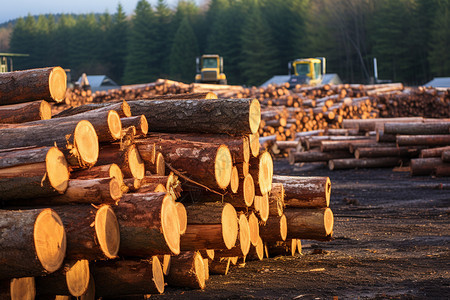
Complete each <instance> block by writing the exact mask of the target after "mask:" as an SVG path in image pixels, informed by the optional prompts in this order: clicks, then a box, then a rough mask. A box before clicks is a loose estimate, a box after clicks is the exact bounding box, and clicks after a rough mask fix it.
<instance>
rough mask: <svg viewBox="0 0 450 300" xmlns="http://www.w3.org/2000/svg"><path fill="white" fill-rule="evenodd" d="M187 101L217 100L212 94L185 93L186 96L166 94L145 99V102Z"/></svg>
mask: <svg viewBox="0 0 450 300" xmlns="http://www.w3.org/2000/svg"><path fill="white" fill-rule="evenodd" d="M181 99H183V100H188V99H193V100H195V99H217V95H216V94H215V93H214V92H201V93H186V94H167V95H156V96H152V97H146V98H145V100H181Z"/></svg>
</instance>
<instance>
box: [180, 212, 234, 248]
mask: <svg viewBox="0 0 450 300" xmlns="http://www.w3.org/2000/svg"><path fill="white" fill-rule="evenodd" d="M186 211H187V216H188V217H187V222H188V225H187V228H186V233H185V234H184V235H183V236H182V237H181V249H182V250H183V251H190V250H207V249H230V248H231V247H233V246H234V245H235V243H236V238H237V235H238V222H237V213H236V210H235V209H234V207H233V206H232V205H231V204H228V203H225V204H223V205H222V204H215V203H202V204H193V205H187V206H186Z"/></svg>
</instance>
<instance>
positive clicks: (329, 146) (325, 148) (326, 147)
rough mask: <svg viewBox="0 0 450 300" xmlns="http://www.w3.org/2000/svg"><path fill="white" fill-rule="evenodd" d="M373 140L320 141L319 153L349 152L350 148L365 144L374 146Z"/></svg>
mask: <svg viewBox="0 0 450 300" xmlns="http://www.w3.org/2000/svg"><path fill="white" fill-rule="evenodd" d="M374 143H376V141H375V140H367V139H361V140H346V141H321V142H320V151H322V152H334V151H345V150H349V147H350V146H354V147H355V146H360V145H367V144H374Z"/></svg>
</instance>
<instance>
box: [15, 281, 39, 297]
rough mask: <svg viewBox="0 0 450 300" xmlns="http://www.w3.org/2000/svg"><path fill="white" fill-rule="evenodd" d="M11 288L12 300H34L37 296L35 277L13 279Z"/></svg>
mask: <svg viewBox="0 0 450 300" xmlns="http://www.w3.org/2000/svg"><path fill="white" fill-rule="evenodd" d="M9 286H10V294H11V300H34V298H35V296H36V286H35V283H34V277H22V278H13V279H11V281H10V284H9Z"/></svg>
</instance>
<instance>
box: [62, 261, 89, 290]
mask: <svg viewBox="0 0 450 300" xmlns="http://www.w3.org/2000/svg"><path fill="white" fill-rule="evenodd" d="M89 279H90V273H89V261H88V260H86V259H81V260H78V261H77V262H76V263H75V264H73V266H72V267H71V268H70V269H69V270H68V271H67V272H66V283H67V288H68V290H69V292H70V294H71V295H72V296H74V297H80V296H82V295H83V294H85V293H86V291H87V289H88V287H89Z"/></svg>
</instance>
